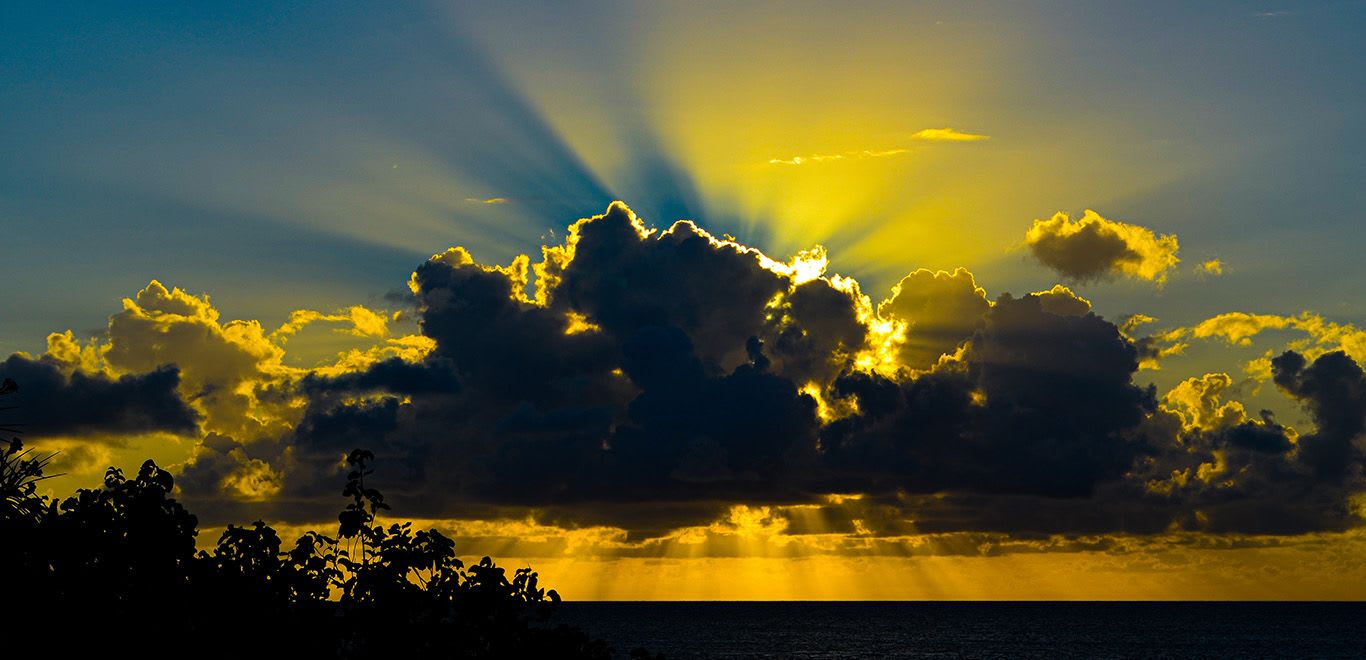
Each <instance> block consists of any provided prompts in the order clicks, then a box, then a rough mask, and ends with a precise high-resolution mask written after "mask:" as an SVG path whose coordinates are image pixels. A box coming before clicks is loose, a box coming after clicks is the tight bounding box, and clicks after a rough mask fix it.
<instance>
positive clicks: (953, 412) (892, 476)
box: [822, 294, 1155, 497]
mask: <svg viewBox="0 0 1366 660" xmlns="http://www.w3.org/2000/svg"><path fill="white" fill-rule="evenodd" d="M1137 368H1138V362H1137V350H1136V349H1135V348H1134V346H1133V345H1132V344H1131V343H1130V342H1129V341H1127V340H1126V339H1124V337H1123V336H1121V335H1120V334H1119V331H1118V329H1117V328H1116V327H1115V326H1114V325H1113V324H1110V323H1109V322H1107V321H1104V320H1103V319H1101V318H1099V317H1097V316H1095V315H1094V314H1087V315H1086V316H1070V315H1058V314H1053V313H1051V312H1048V311H1046V310H1045V303H1044V301H1043V299H1042V298H1041V297H1040V296H1036V295H1030V296H1025V297H1024V298H1019V299H1016V298H1012V297H1011V296H1009V295H1008V294H1007V295H1004V296H1002V297H1001V298H1000V299H999V300H997V302H996V304H995V305H994V306H993V307H992V308H991V310H990V311H989V312H987V314H986V315H985V317H984V319H983V322H982V324H981V326H980V327H979V329H978V330H977V331H976V332H975V333H974V334H973V335H972V337H971V341H970V345H969V349H968V351H967V352H966V354H965V356H964V361H963V363H961V364H959V365H955V366H954V368H947V369H941V370H938V371H936V372H934V373H931V374H928V375H925V376H922V377H920V378H916V379H914V380H909V381H904V382H901V383H892V382H890V381H889V380H887V379H886V378H884V377H879V376H876V375H869V374H863V373H852V374H849V375H846V376H844V377H842V378H841V379H840V381H838V382H837V383H836V391H837V392H838V393H839V394H840V395H842V396H852V397H854V398H855V399H856V400H857V403H858V409H859V411H860V413H859V414H858V415H855V416H852V417H849V418H846V419H844V420H840V421H837V422H835V423H833V424H831V425H830V426H829V427H827V428H826V430H825V432H824V433H823V435H822V441H823V443H822V444H823V447H825V449H826V452H827V454H828V455H829V456H830V459H831V461H832V463H833V464H834V465H835V466H836V469H837V471H839V472H841V473H843V474H844V475H845V476H844V479H845V480H847V483H846V484H845V485H846V487H848V488H851V489H855V490H857V489H859V488H860V487H862V488H866V487H867V486H868V485H870V484H869V481H870V480H871V481H872V482H873V483H880V484H881V485H882V487H883V488H896V489H901V490H904V491H908V492H921V493H924V492H937V491H973V492H984V493H1018V494H1033V495H1044V496H1052V497H1082V496H1087V495H1089V494H1091V493H1092V492H1093V491H1094V489H1095V487H1096V485H1097V484H1098V483H1100V482H1102V481H1107V480H1113V479H1117V478H1119V477H1121V476H1122V475H1123V474H1124V473H1125V472H1126V471H1127V470H1128V469H1129V467H1130V465H1131V464H1132V463H1133V461H1134V459H1135V458H1136V457H1137V456H1139V455H1140V454H1142V453H1144V452H1145V451H1148V450H1149V449H1148V448H1147V447H1146V446H1145V445H1144V443H1143V441H1142V439H1141V438H1139V437H1135V436H1133V435H1132V434H1129V433H1126V432H1127V431H1129V430H1131V429H1135V428H1136V427H1137V426H1138V425H1139V423H1140V422H1141V421H1143V420H1144V418H1145V416H1146V414H1148V413H1150V412H1151V411H1152V410H1153V409H1154V407H1155V402H1154V394H1153V392H1152V391H1151V390H1145V389H1141V388H1139V387H1136V386H1134V385H1133V383H1132V382H1131V377H1132V374H1133V372H1134V371H1135V370H1137Z"/></svg>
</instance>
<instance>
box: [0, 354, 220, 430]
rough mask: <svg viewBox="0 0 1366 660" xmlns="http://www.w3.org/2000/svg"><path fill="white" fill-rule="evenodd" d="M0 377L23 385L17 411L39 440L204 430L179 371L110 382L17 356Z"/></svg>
mask: <svg viewBox="0 0 1366 660" xmlns="http://www.w3.org/2000/svg"><path fill="white" fill-rule="evenodd" d="M0 375H3V376H4V377H6V378H11V379H13V380H14V381H15V382H16V383H18V384H19V392H18V394H17V396H15V397H14V399H15V401H14V405H17V406H19V408H20V411H21V413H20V415H21V416H22V418H23V420H24V424H25V427H24V429H25V432H26V433H27V434H28V435H29V436H31V437H34V438H44V437H49V436H59V435H86V434H95V433H98V434H102V435H112V434H121V433H124V434H131V433H144V432H150V431H165V432H168V433H176V434H184V435H188V434H191V433H194V432H195V431H197V430H198V427H199V415H198V413H196V412H195V411H194V410H193V409H192V408H190V407H189V405H187V404H186V402H185V401H184V400H182V399H181V398H180V394H179V393H178V391H177V389H176V388H177V387H178V386H179V385H180V371H179V370H178V369H176V368H175V367H174V366H163V367H159V368H157V369H155V370H154V371H151V372H148V373H142V374H128V375H124V376H120V377H118V378H110V377H108V376H105V375H104V374H94V373H86V372H84V371H80V370H75V371H73V372H71V373H70V374H69V375H68V374H66V373H64V372H63V371H62V369H61V368H59V367H58V366H57V365H56V364H53V363H51V362H48V361H45V360H42V359H38V360H33V359H28V358H26V357H24V356H21V355H11V356H10V357H9V358H8V359H6V360H5V361H4V362H3V363H0Z"/></svg>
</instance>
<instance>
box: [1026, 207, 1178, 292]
mask: <svg viewBox="0 0 1366 660" xmlns="http://www.w3.org/2000/svg"><path fill="white" fill-rule="evenodd" d="M1025 244H1026V245H1027V246H1028V247H1029V249H1030V252H1031V253H1032V254H1033V255H1034V257H1035V258H1036V259H1038V260H1039V262H1040V263H1042V264H1044V265H1045V266H1048V267H1049V268H1052V269H1053V270H1055V271H1057V272H1058V273H1059V274H1061V275H1062V276H1063V277H1067V278H1071V279H1073V280H1077V281H1082V282H1085V281H1090V280H1096V279H1100V278H1105V277H1113V276H1117V275H1123V276H1125V277H1131V278H1134V279H1140V280H1147V281H1151V282H1156V283H1158V284H1162V283H1163V282H1165V281H1166V279H1167V274H1168V272H1169V271H1171V269H1172V268H1175V267H1176V264H1177V263H1178V262H1179V261H1180V259H1178V258H1177V256H1176V251H1177V242H1176V236H1175V235H1172V234H1166V235H1161V236H1159V235H1157V234H1154V233H1153V231H1152V230H1151V229H1148V228H1146V227H1140V226H1138V225H1130V224H1126V223H1123V222H1116V221H1113V220H1107V219H1105V218H1103V217H1101V216H1100V214H1098V213H1096V212H1095V211H1092V210H1090V209H1087V210H1086V212H1085V213H1084V214H1083V215H1082V217H1081V219H1080V220H1077V221H1075V222H1074V221H1073V220H1072V219H1071V218H1069V217H1068V216H1067V214H1066V213H1061V212H1060V213H1057V214H1054V216H1053V217H1052V218H1050V219H1048V220H1035V221H1034V225H1033V226H1032V227H1030V228H1029V231H1028V232H1027V233H1026V234H1025Z"/></svg>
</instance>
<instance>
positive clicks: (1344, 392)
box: [1271, 351, 1366, 479]
mask: <svg viewBox="0 0 1366 660" xmlns="http://www.w3.org/2000/svg"><path fill="white" fill-rule="evenodd" d="M1271 372H1272V378H1273V380H1274V381H1275V383H1276V385H1277V386H1278V387H1280V388H1281V389H1282V390H1284V391H1285V393H1286V394H1289V395H1290V396H1292V397H1294V398H1295V399H1297V400H1299V401H1300V403H1302V404H1303V405H1304V406H1305V408H1307V409H1308V410H1309V414H1310V415H1312V416H1313V418H1314V427H1315V431H1314V432H1313V433H1310V434H1308V435H1305V436H1303V437H1301V438H1300V442H1299V444H1300V450H1299V451H1300V457H1301V459H1302V460H1303V461H1304V462H1305V464H1307V465H1309V466H1310V467H1312V468H1313V469H1314V471H1315V472H1316V473H1317V474H1319V475H1320V476H1323V477H1328V478H1334V479H1346V478H1348V477H1352V476H1358V477H1359V476H1360V470H1361V460H1362V452H1361V449H1360V447H1358V446H1357V442H1358V441H1360V439H1361V437H1362V433H1363V431H1366V374H1363V373H1362V370H1361V366H1360V365H1358V364H1357V363H1356V362H1355V361H1354V360H1352V358H1350V357H1348V356H1347V354H1346V353H1343V352H1342V351H1334V352H1331V353H1325V354H1323V355H1320V356H1319V357H1318V358H1317V359H1315V360H1314V361H1313V363H1309V362H1308V360H1306V359H1305V357H1304V356H1303V355H1300V354H1299V353H1296V352H1294V351H1286V352H1285V353H1282V354H1281V355H1280V356H1279V357H1276V358H1273V359H1272V360H1271Z"/></svg>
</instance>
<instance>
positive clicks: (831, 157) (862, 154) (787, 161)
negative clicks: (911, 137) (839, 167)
mask: <svg viewBox="0 0 1366 660" xmlns="http://www.w3.org/2000/svg"><path fill="white" fill-rule="evenodd" d="M910 151H911V150H910V149H861V150H858V151H845V152H841V153H836V154H811V155H809V156H792V157H791V158H770V159H769V160H768V164H769V165H809V164H811V163H826V162H830V161H847V160H866V159H869V158H886V157H888V156H900V155H901V154H907V153H910Z"/></svg>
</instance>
